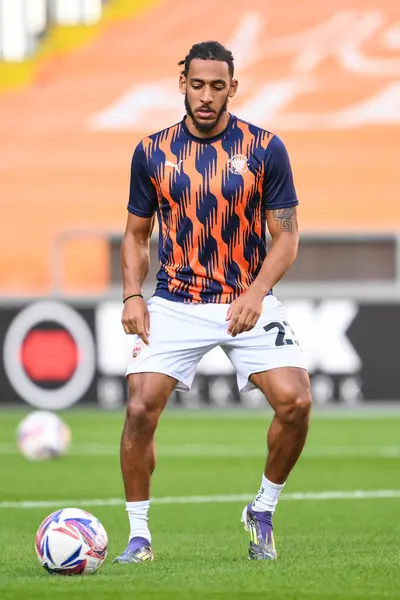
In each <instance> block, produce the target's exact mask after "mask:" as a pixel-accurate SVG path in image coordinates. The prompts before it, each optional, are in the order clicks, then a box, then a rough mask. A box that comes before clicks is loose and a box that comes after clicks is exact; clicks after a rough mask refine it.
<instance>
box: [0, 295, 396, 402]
mask: <svg viewBox="0 0 400 600" xmlns="http://www.w3.org/2000/svg"><path fill="white" fill-rule="evenodd" d="M285 307H286V312H287V316H288V320H289V322H290V325H291V326H292V328H293V329H294V331H295V334H296V336H297V338H298V340H299V342H300V345H301V346H302V348H303V351H304V354H305V357H306V362H307V365H308V368H309V372H310V376H311V382H312V388H313V396H314V400H315V402H317V403H319V404H324V403H331V402H335V403H338V402H341V403H346V404H350V405H352V404H356V403H360V402H363V401H365V402H368V401H379V400H385V401H386V400H391V401H396V400H399V399H400V369H399V364H398V363H399V353H398V349H397V346H398V340H399V339H400V303H398V304H393V303H392V304H384V303H381V304H380V303H377V304H371V303H369V304H362V303H358V302H355V301H353V300H348V299H342V300H326V299H325V300H321V301H313V300H290V301H286V302H285ZM120 317H121V304H120V303H118V302H114V301H101V302H97V303H93V304H92V305H90V304H88V303H85V304H82V305H79V304H70V303H66V302H62V301H48V300H39V301H36V302H32V303H29V304H27V305H23V304H21V305H18V306H16V305H15V304H13V305H11V304H10V306H2V307H0V339H1V340H2V348H1V361H0V405H9V404H20V405H24V404H29V405H31V406H35V407H37V408H42V409H51V410H57V409H62V408H67V407H69V406H72V405H74V404H76V403H78V402H79V403H84V402H85V403H91V404H98V405H99V406H101V407H104V408H116V407H119V406H121V405H122V404H123V403H124V402H125V401H126V392H127V387H126V380H125V377H124V374H125V368H126V364H127V362H128V361H129V359H130V356H131V355H132V352H133V350H134V344H133V338H132V337H131V336H126V335H125V334H124V333H123V331H122V327H121V324H120ZM264 402H265V400H264V398H263V397H262V395H261V394H260V393H259V392H258V391H254V392H251V393H250V394H243V395H240V394H239V392H238V389H237V386H236V379H235V374H234V371H233V368H232V366H231V364H230V363H229V361H228V359H227V358H226V356H225V355H224V353H223V352H222V350H221V349H219V348H217V349H215V350H213V351H212V352H210V353H209V354H208V355H206V357H205V358H204V359H203V360H202V361H201V363H200V364H199V367H198V374H197V376H196V379H195V382H194V385H193V389H192V391H191V392H189V393H186V394H182V393H180V394H174V395H173V397H172V398H171V400H170V403H171V404H173V405H183V406H188V407H196V406H204V405H211V406H220V407H224V406H232V405H243V406H246V407H253V406H254V407H258V406H262V405H263V403H264Z"/></svg>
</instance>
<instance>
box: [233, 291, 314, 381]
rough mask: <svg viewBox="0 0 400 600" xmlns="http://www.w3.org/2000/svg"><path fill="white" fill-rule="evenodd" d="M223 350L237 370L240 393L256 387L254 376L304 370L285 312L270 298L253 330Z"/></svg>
mask: <svg viewBox="0 0 400 600" xmlns="http://www.w3.org/2000/svg"><path fill="white" fill-rule="evenodd" d="M224 350H225V352H226V353H227V355H228V357H229V359H230V360H231V362H232V364H233V366H234V367H235V369H236V373H237V380H238V386H239V390H240V391H241V392H245V391H249V390H251V389H254V388H255V387H256V385H255V383H254V381H253V378H252V377H251V376H252V375H253V374H255V373H262V372H267V371H271V370H273V369H279V370H280V371H281V370H282V369H284V368H288V369H295V370H296V371H297V370H300V371H301V372H303V371H304V370H305V369H306V366H305V359H304V355H303V352H302V350H301V348H300V345H299V343H298V341H297V339H296V336H295V333H294V331H293V330H292V328H291V326H290V324H289V322H288V321H287V318H286V314H285V310H284V308H283V306H282V304H281V302H280V301H279V300H278V299H277V298H276V297H275V296H272V295H271V296H267V297H266V298H265V299H264V303H263V311H262V313H261V316H260V318H259V320H258V323H257V325H256V326H255V327H254V329H252V330H251V331H248V332H245V333H241V334H239V335H238V336H237V337H235V338H232V340H229V341H228V342H227V343H225V344H224ZM305 374H306V373H305ZM301 376H303V375H301ZM257 387H258V386H257Z"/></svg>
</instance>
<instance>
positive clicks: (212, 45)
mask: <svg viewBox="0 0 400 600" xmlns="http://www.w3.org/2000/svg"><path fill="white" fill-rule="evenodd" d="M194 58H200V59H202V60H220V61H222V62H226V63H227V64H228V70H229V75H230V76H231V77H233V73H234V65H233V55H232V52H231V51H230V50H228V49H227V48H225V46H223V45H222V44H220V43H219V42H200V43H199V44H194V46H192V47H191V49H190V51H189V54H188V55H187V56H185V58H184V60H181V61H180V62H179V63H178V64H179V65H183V71H182V75H184V76H185V77H187V74H188V73H189V67H190V63H191V61H192V60H193V59H194Z"/></svg>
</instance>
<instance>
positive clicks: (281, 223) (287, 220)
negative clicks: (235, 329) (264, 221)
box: [272, 206, 297, 233]
mask: <svg viewBox="0 0 400 600" xmlns="http://www.w3.org/2000/svg"><path fill="white" fill-rule="evenodd" d="M272 212H273V214H274V220H275V221H276V223H277V227H278V229H280V230H281V231H287V232H289V233H291V232H292V231H293V230H294V231H297V219H296V207H295V206H290V207H289V208H278V210H274V211H272Z"/></svg>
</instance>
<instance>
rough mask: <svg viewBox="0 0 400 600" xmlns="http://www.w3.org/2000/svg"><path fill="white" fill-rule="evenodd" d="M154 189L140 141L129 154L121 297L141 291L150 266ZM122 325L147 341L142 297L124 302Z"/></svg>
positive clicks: (145, 308)
mask: <svg viewBox="0 0 400 600" xmlns="http://www.w3.org/2000/svg"><path fill="white" fill-rule="evenodd" d="M156 208H157V192H156V189H155V187H154V184H153V181H152V180H151V176H150V173H149V169H148V164H147V159H146V155H145V152H144V148H143V143H142V142H140V143H139V144H138V145H137V147H136V149H135V152H134V153H133V157H132V164H131V180H130V189H129V202H128V219H127V222H126V229H125V234H124V238H123V241H122V281H123V298H124V299H125V298H127V297H128V296H131V295H132V294H141V289H142V285H143V282H144V280H145V279H146V276H147V273H148V271H149V265H150V236H151V233H152V231H153V227H154V219H155V211H156ZM122 325H123V327H124V331H125V333H130V334H132V333H137V334H138V335H139V336H140V337H141V338H142V340H143V341H144V342H145V344H148V343H149V340H148V335H149V331H150V318H149V312H148V310H147V305H146V303H145V301H144V300H143V298H140V296H135V297H134V298H129V299H128V300H126V302H124V309H123V312H122Z"/></svg>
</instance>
